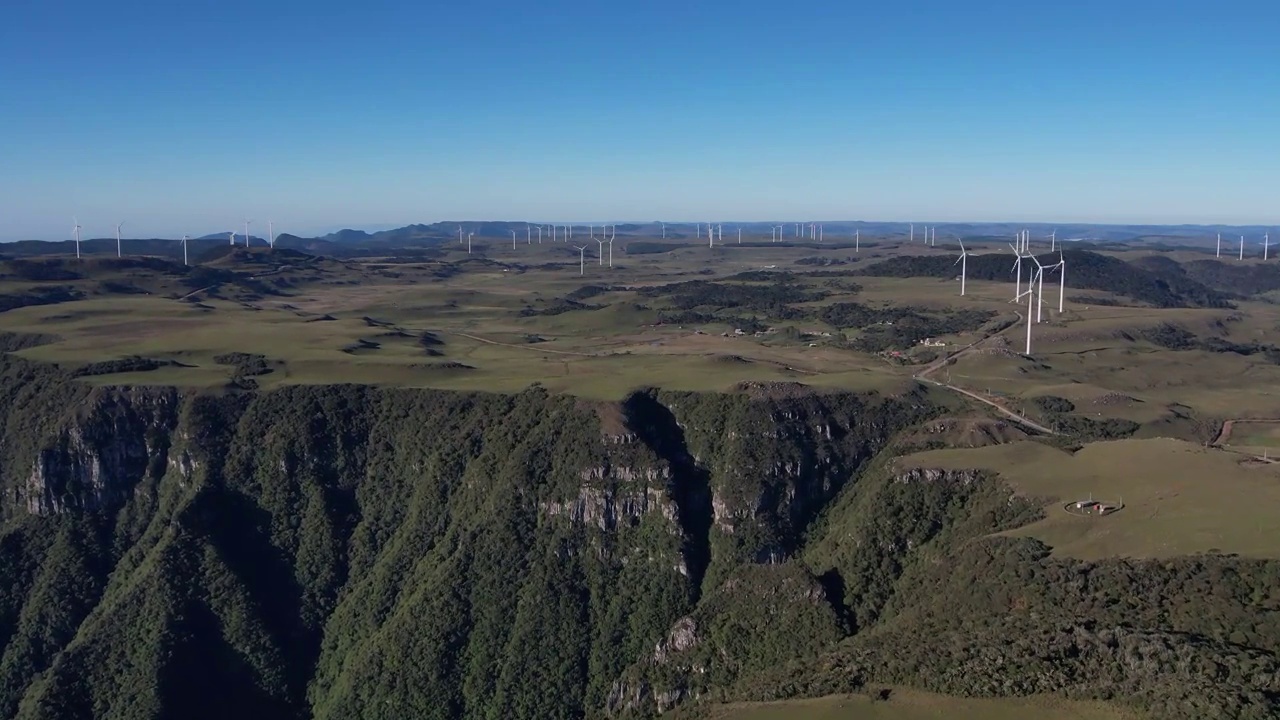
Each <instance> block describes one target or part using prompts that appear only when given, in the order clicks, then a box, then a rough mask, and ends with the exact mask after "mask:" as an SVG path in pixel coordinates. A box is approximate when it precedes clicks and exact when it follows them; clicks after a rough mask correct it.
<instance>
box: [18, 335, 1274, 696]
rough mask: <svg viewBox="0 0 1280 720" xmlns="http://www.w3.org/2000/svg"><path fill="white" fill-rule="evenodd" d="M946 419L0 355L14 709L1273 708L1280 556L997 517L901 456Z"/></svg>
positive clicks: (894, 405)
mask: <svg viewBox="0 0 1280 720" xmlns="http://www.w3.org/2000/svg"><path fill="white" fill-rule="evenodd" d="M766 390H767V389H766ZM930 412H931V411H930V408H929V407H928V406H927V404H926V403H925V402H924V401H923V400H922V399H921V398H918V397H913V396H906V397H898V398H877V397H873V396H858V395H849V394H827V395H818V394H812V393H808V392H801V391H799V390H798V389H796V388H791V390H790V391H788V392H786V393H773V392H768V391H765V392H756V393H748V394H743V393H738V394H723V395H718V394H697V393H671V392H665V391H651V392H642V393H636V394H634V395H633V396H631V397H629V398H628V399H627V400H626V401H625V402H623V403H620V404H608V405H607V406H606V405H599V404H596V405H589V404H584V403H582V402H579V401H576V400H574V399H572V398H568V397H563V396H554V395H549V394H547V393H545V392H543V391H541V390H539V389H530V390H529V391H526V392H523V393H519V394H516V395H505V396H503V395H489V394H469V393H452V392H442V391H425V390H424V391H418V390H394V389H382V388H371V387H358V386H342V385H337V386H326V387H289V388H284V389H281V390H277V391H273V392H268V393H256V392H254V393H231V394H216V393H215V394H210V393H196V392H178V391H174V390H172V389H161V388H152V389H141V388H138V389H121V388H99V389H92V388H89V387H87V386H84V385H81V384H78V383H75V382H72V381H70V379H69V378H67V377H65V376H64V375H62V374H60V373H59V372H58V371H57V370H56V369H52V368H49V367H47V366H39V365H34V364H31V363H26V362H23V361H21V360H18V359H16V358H13V357H12V356H5V355H0V441H2V444H0V497H3V498H4V503H3V506H0V509H2V511H3V516H4V524H3V527H2V528H0V716H4V717H17V718H50V719H52V718H138V717H184V718H203V717H227V716H236V715H242V716H244V717H254V718H289V719H291V720H292V719H295V718H296V719H301V718H348V717H361V718H388V719H390V718H404V717H415V718H417V717H422V718H459V717H462V718H495V717H502V718H583V717H592V718H597V717H607V716H638V717H646V716H652V715H653V714H655V713H658V712H661V711H666V710H670V709H671V708H673V707H675V706H677V705H681V704H684V703H695V702H699V701H702V700H707V699H739V698H755V699H765V698H771V697H786V696H794V695H797V694H822V693H831V692H852V691H858V690H859V689H861V688H863V687H864V686H865V685H866V684H867V683H870V682H885V683H903V684H914V685H921V686H924V687H930V688H935V689H940V690H945V691H948V692H961V693H965V694H999V693H1022V692H1032V691H1034V692H1061V693H1066V694H1074V695H1083V696H1088V697H1102V698H1115V697H1139V698H1141V701H1142V702H1144V703H1146V704H1148V705H1149V706H1151V707H1154V708H1157V709H1159V711H1160V716H1161V717H1203V716H1210V715H1212V714H1213V713H1217V714H1218V715H1220V716H1223V717H1252V716H1256V717H1268V716H1274V713H1275V712H1280V703H1278V702H1277V701H1276V700H1275V698H1277V697H1280V671H1278V670H1277V665H1276V663H1275V662H1274V657H1273V653H1269V652H1268V651H1265V650H1263V649H1265V648H1273V647H1275V646H1277V645H1280V620H1277V618H1280V614H1277V613H1275V612H1272V610H1274V609H1275V608H1274V607H1273V606H1274V605H1275V602H1274V599H1275V598H1277V597H1280V571H1278V570H1277V567H1280V563H1276V562H1274V561H1262V560H1257V561H1254V560H1245V559H1241V558H1228V557H1213V558H1209V557H1206V558H1196V559H1189V560H1186V561H1185V562H1183V561H1178V562H1167V561H1162V562H1159V563H1141V562H1137V561H1126V562H1121V561H1116V562H1109V563H1075V562H1072V561H1069V560H1059V559H1055V558H1053V557H1052V556H1051V554H1050V552H1049V549H1048V548H1045V547H1043V546H1040V545H1039V544H1038V543H1035V541H1030V540H1013V539H1009V538H1003V537H991V536H992V534H993V533H998V531H1000V530H1004V529H1008V528H1012V527H1016V526H1018V525H1020V524H1022V523H1025V522H1028V521H1029V520H1032V519H1034V518H1036V517H1038V513H1039V512H1040V511H1039V506H1040V504H1039V503H1036V502H1031V501H1028V500H1026V499H1021V498H1018V497H1014V496H1012V495H1011V494H1010V492H1009V490H1008V488H1007V487H1005V486H1004V485H1003V484H1002V483H1001V482H1000V481H999V478H996V477H992V476H991V475H989V474H986V473H980V472H977V471H969V470H947V471H943V470H933V469H919V470H908V471H902V472H898V471H895V470H893V469H892V465H891V463H889V462H888V459H889V458H890V456H891V455H892V450H891V449H887V448H888V446H889V443H890V442H891V438H892V437H893V436H894V434H895V433H896V432H897V431H898V430H900V429H902V428H906V427H908V426H911V425H912V424H913V423H918V422H919V421H920V420H922V419H926V418H928V417H929V414H930ZM1258 608H1262V610H1263V611H1264V612H1259V611H1258ZM1009 628H1012V629H1013V630H1010V629H1009ZM1041 638H1043V639H1044V640H1045V642H1044V643H1041V642H1039V639H1041ZM1050 666H1053V667H1050ZM1019 668H1021V670H1020V669H1019ZM1055 668H1057V669H1055ZM1061 668H1065V670H1062V669H1061ZM1170 668H1173V669H1174V670H1176V671H1177V672H1176V673H1174V674H1173V675H1172V676H1176V677H1180V678H1185V677H1187V676H1189V674H1190V673H1191V671H1190V670H1188V668H1197V669H1199V668H1207V669H1209V670H1211V671H1212V673H1211V675H1212V676H1213V677H1220V678H1225V680H1223V681H1222V682H1221V683H1219V684H1218V685H1217V686H1213V685H1211V684H1206V683H1199V684H1196V683H1191V682H1177V683H1174V682H1165V681H1163V680H1161V679H1160V678H1161V677H1164V674H1166V671H1167V670H1169V669H1170ZM1178 673H1181V675H1179V674H1178ZM1236 706H1239V707H1250V708H1253V709H1255V710H1256V712H1255V713H1254V715H1252V716H1250V715H1247V714H1241V713H1235V714H1232V712H1231V709H1232V708H1233V707H1236ZM1268 713H1271V714H1270V715H1269V714H1268Z"/></svg>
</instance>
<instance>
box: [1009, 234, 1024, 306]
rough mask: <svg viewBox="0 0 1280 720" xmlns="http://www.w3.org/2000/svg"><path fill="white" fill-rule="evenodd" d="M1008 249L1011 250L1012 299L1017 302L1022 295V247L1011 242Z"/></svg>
mask: <svg viewBox="0 0 1280 720" xmlns="http://www.w3.org/2000/svg"><path fill="white" fill-rule="evenodd" d="M1009 249H1010V250H1013V269H1012V270H1011V272H1012V273H1013V301H1014V302H1017V301H1018V299H1019V298H1021V297H1022V292H1021V291H1022V249H1021V248H1017V247H1014V246H1013V245H1012V244H1011V245H1009Z"/></svg>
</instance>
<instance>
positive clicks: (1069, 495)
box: [897, 438, 1280, 559]
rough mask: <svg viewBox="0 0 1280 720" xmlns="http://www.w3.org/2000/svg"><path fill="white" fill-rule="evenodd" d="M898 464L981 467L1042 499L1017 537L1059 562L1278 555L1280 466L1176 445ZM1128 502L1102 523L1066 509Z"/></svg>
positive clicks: (1010, 449) (1037, 447)
mask: <svg viewBox="0 0 1280 720" xmlns="http://www.w3.org/2000/svg"><path fill="white" fill-rule="evenodd" d="M897 463H898V464H899V465H900V466H902V467H941V468H982V469H987V470H991V471H994V472H997V473H999V475H1000V477H1002V478H1003V479H1004V480H1005V481H1007V482H1008V483H1009V484H1010V485H1012V486H1013V487H1014V489H1015V490H1016V491H1017V492H1018V493H1019V494H1021V495H1025V496H1028V497H1033V498H1037V499H1041V500H1043V501H1044V510H1045V517H1044V519H1042V520H1040V521H1038V522H1035V523H1032V524H1031V525H1027V526H1025V527H1022V528H1019V529H1017V530H1014V531H1011V532H1010V533H1009V534H1011V535H1024V536H1031V537H1035V538H1038V539H1040V540H1042V541H1044V542H1045V543H1048V544H1049V545H1051V546H1053V548H1054V552H1055V553H1057V554H1059V555H1065V556H1071V557H1078V558H1084V559H1098V558H1106V557H1113V556H1127V557H1138V558H1161V557H1173V556H1177V555H1190V554H1196V553H1206V552H1223V553H1239V554H1241V555H1245V556H1252V557H1269V558H1275V557H1280V547H1278V546H1277V544H1276V542H1275V539H1276V537H1280V516H1277V515H1276V513H1275V512H1274V508H1275V507H1276V506H1277V503H1280V465H1271V464H1262V463H1250V462H1248V461H1246V460H1245V459H1244V458H1242V457H1241V456H1240V455H1237V454H1235V453H1230V452H1226V451H1223V450H1219V449H1216V448H1206V447H1204V446H1202V445H1197V444H1193V443H1188V442H1183V441H1178V440H1171V439H1164V438H1161V439H1150V440H1118V441H1113V442H1099V443H1092V444H1089V445H1086V446H1084V447H1083V448H1081V449H1080V450H1078V451H1076V452H1074V453H1070V452H1066V451H1064V450H1059V449H1056V448H1052V447H1049V446H1047V445H1044V444H1041V443H1037V442H1017V443H1010V444H1005V445H994V446H989V447H982V448H974V449H947V450H936V451H928V452H922V453H916V454H914V455H910V456H907V457H904V458H901V459H899V460H898V461H897ZM1090 496H1092V497H1093V499H1095V500H1104V501H1109V502H1115V501H1120V500H1123V502H1124V508H1123V509H1122V510H1120V511H1118V512H1115V513H1112V514H1109V515H1105V516H1102V517H1080V516H1076V515H1071V514H1068V513H1066V512H1064V511H1063V510H1062V504H1063V503H1066V502H1071V501H1074V500H1080V499H1085V498H1088V497H1090Z"/></svg>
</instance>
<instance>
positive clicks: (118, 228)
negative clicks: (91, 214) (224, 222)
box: [116, 220, 236, 257]
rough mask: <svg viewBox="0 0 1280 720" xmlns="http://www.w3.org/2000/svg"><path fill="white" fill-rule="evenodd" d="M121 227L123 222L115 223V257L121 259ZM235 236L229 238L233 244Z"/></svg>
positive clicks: (232, 234) (233, 234)
mask: <svg viewBox="0 0 1280 720" xmlns="http://www.w3.org/2000/svg"><path fill="white" fill-rule="evenodd" d="M123 226H124V221H123V220H121V221H120V222H118V223H116V257H121V256H122V253H121V250H120V228H121V227H123ZM235 236H236V234H235V233H231V237H232V238H233V239H232V241H231V242H232V243H234V242H235V240H234V238H235Z"/></svg>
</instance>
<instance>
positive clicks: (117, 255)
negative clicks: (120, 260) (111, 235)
mask: <svg viewBox="0 0 1280 720" xmlns="http://www.w3.org/2000/svg"><path fill="white" fill-rule="evenodd" d="M123 226H124V221H123V220H121V221H120V222H118V223H116V257H121V256H122V252H121V250H120V247H121V243H120V228H121V227H123Z"/></svg>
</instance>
